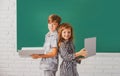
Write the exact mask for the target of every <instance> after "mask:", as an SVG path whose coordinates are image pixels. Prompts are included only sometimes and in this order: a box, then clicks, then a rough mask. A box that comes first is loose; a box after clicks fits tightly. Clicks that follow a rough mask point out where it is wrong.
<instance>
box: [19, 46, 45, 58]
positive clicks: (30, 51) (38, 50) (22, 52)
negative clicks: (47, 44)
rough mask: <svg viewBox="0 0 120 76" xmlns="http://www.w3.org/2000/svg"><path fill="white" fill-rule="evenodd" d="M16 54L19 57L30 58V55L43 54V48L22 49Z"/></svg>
mask: <svg viewBox="0 0 120 76" xmlns="http://www.w3.org/2000/svg"><path fill="white" fill-rule="evenodd" d="M18 53H19V56H21V57H30V55H32V54H44V49H43V47H23V48H22V49H21V50H18Z"/></svg>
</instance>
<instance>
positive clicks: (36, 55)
mask: <svg viewBox="0 0 120 76" xmlns="http://www.w3.org/2000/svg"><path fill="white" fill-rule="evenodd" d="M31 57H32V58H33V59H38V58H40V55H39V54H32V55H31Z"/></svg>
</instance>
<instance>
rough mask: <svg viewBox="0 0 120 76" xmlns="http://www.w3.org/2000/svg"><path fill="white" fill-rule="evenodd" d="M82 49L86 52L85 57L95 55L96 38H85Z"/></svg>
mask: <svg viewBox="0 0 120 76" xmlns="http://www.w3.org/2000/svg"><path fill="white" fill-rule="evenodd" d="M84 47H85V49H86V50H87V52H88V55H87V57H91V56H94V55H96V37H91V38H85V39H84ZM87 57H86V58H87Z"/></svg>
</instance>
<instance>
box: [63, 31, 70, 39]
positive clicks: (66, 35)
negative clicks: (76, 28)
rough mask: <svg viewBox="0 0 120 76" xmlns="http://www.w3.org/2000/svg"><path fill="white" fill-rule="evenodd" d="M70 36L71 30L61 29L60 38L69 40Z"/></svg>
mask: <svg viewBox="0 0 120 76" xmlns="http://www.w3.org/2000/svg"><path fill="white" fill-rule="evenodd" d="M70 37H71V30H70V29H64V30H63V31H62V38H63V39H65V40H69V39H70Z"/></svg>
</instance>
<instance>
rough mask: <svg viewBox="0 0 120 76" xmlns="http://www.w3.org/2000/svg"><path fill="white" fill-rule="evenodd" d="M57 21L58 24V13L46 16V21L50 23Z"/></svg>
mask: <svg viewBox="0 0 120 76" xmlns="http://www.w3.org/2000/svg"><path fill="white" fill-rule="evenodd" d="M54 21H55V22H57V23H58V25H59V24H60V22H61V17H60V16H58V15H56V14H52V15H50V16H49V17H48V23H50V22H54Z"/></svg>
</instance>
